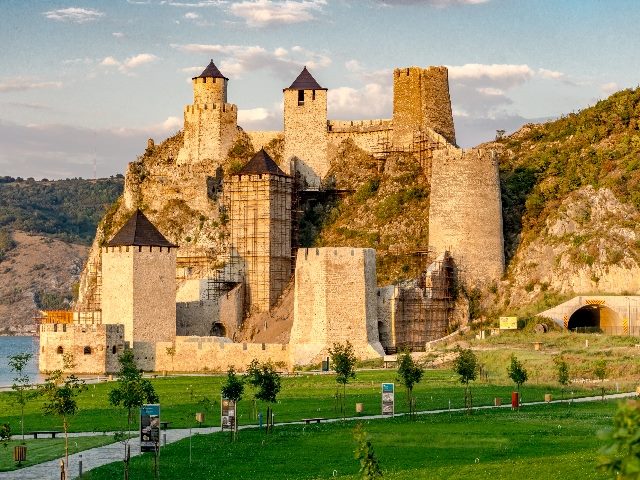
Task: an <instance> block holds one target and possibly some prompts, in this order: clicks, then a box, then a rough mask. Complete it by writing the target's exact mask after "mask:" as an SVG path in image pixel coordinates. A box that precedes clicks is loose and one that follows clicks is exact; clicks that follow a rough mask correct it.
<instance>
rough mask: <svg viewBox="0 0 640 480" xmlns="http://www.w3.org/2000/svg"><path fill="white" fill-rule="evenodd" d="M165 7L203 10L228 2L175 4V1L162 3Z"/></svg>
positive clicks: (212, 0) (203, 1)
mask: <svg viewBox="0 0 640 480" xmlns="http://www.w3.org/2000/svg"><path fill="white" fill-rule="evenodd" d="M160 3H162V4H165V5H171V6H172V7H187V8H203V7H219V6H220V5H224V4H226V3H227V2H226V0H202V1H200V2H174V1H162V2H160Z"/></svg>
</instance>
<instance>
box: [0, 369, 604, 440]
mask: <svg viewBox="0 0 640 480" xmlns="http://www.w3.org/2000/svg"><path fill="white" fill-rule="evenodd" d="M396 375H397V374H396V371H395V370H391V369H389V370H378V371H360V372H358V374H357V378H356V379H355V380H353V381H352V383H350V384H349V385H347V401H346V405H347V415H352V414H354V413H355V403H356V402H361V403H364V407H365V411H364V413H365V414H376V413H380V383H381V382H394V381H396ZM224 378H225V377H223V376H201V377H173V378H172V377H167V378H157V379H154V380H152V382H153V385H154V387H155V388H156V391H157V392H158V394H159V396H160V403H161V417H162V419H163V420H167V421H171V422H172V425H171V427H172V428H188V427H191V426H195V425H196V422H195V418H194V415H195V412H198V411H204V412H205V413H206V416H207V418H206V422H205V425H220V387H221V385H222V383H223V381H224ZM396 383H397V381H396ZM113 385H114V384H113V383H100V384H95V385H89V388H88V390H87V391H85V392H83V393H82V394H81V395H80V397H79V399H78V407H79V411H78V414H77V415H76V416H75V417H73V418H71V419H70V426H69V431H71V432H77V431H89V432H92V431H93V432H105V431H115V430H119V429H122V428H125V427H126V425H125V421H126V413H125V412H124V411H123V410H119V409H114V408H113V407H111V406H109V403H108V400H107V396H108V392H109V391H110V390H111V388H113ZM512 389H513V386H512V385H511V384H503V385H496V384H493V383H483V382H480V381H478V382H475V383H474V384H473V386H472V392H473V397H474V404H475V405H492V404H493V399H494V397H502V399H503V402H507V401H508V400H509V399H510V397H511V391H512ZM396 390H397V393H396V411H397V412H403V411H406V410H407V404H406V395H405V392H404V389H403V388H401V387H400V385H396ZM573 391H574V393H575V395H576V396H578V395H582V396H584V395H592V394H596V391H595V390H594V389H586V388H574V389H573ZM547 392H551V393H553V394H554V398H560V392H559V390H558V388H557V387H550V386H545V385H538V384H533V383H532V384H527V385H525V386H524V387H523V389H522V398H523V401H525V402H527V401H542V400H543V398H544V394H545V393H547ZM335 393H336V382H335V376H334V375H311V374H300V375H299V376H296V377H287V378H283V380H282V390H281V393H280V394H279V396H278V404H276V405H275V406H274V411H275V420H276V422H285V421H291V420H299V419H301V418H307V417H339V416H341V414H340V413H339V412H337V411H336V409H335V403H336V402H335V397H334V395H335ZM414 394H415V395H416V397H417V409H418V410H433V409H441V408H448V406H449V402H451V407H452V408H458V407H462V406H463V389H462V387H461V385H460V383H459V382H458V378H457V376H456V375H455V374H454V373H453V372H451V371H450V370H428V371H426V372H425V376H424V379H423V380H422V382H421V383H419V384H418V385H417V386H416V387H415V389H414ZM251 398H252V394H251V390H250V389H249V388H247V391H246V393H245V398H244V399H243V400H242V401H241V402H240V405H239V408H238V412H239V417H238V419H239V423H240V424H251V423H255V422H256V421H255V420H254V419H253V418H252V410H253V409H252V402H251V400H250V399H251ZM265 408H266V405H258V410H262V411H264V410H265ZM0 412H3V415H2V416H1V417H0V422H8V423H10V425H11V428H12V431H13V432H18V431H19V430H20V417H19V409H18V408H17V407H16V406H15V405H12V404H11V403H10V395H9V394H8V393H5V392H3V393H0ZM44 429H61V421H60V419H58V418H57V417H45V416H43V415H42V401H41V400H40V399H35V400H32V401H31V402H29V404H28V405H27V408H26V409H25V431H26V432H29V431H31V430H44Z"/></svg>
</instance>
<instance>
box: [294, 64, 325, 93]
mask: <svg viewBox="0 0 640 480" xmlns="http://www.w3.org/2000/svg"><path fill="white" fill-rule="evenodd" d="M289 90H326V88H322V87H321V86H320V84H319V83H318V82H316V79H315V78H313V76H312V75H311V74H310V73H309V70H307V67H304V68H303V69H302V71H301V72H300V75H298V78H296V79H295V80H294V81H293V83H292V84H291V86H290V87H289Z"/></svg>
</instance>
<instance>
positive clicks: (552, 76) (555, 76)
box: [538, 68, 566, 80]
mask: <svg viewBox="0 0 640 480" xmlns="http://www.w3.org/2000/svg"><path fill="white" fill-rule="evenodd" d="M538 76H540V77H542V78H546V79H549V80H560V79H563V78H565V76H566V75H565V74H564V73H562V72H557V71H555V70H547V69H546V68H539V69H538Z"/></svg>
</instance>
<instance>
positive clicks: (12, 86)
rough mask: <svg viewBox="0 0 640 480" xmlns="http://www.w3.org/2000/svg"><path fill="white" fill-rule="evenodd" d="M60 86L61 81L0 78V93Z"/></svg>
mask: <svg viewBox="0 0 640 480" xmlns="http://www.w3.org/2000/svg"><path fill="white" fill-rule="evenodd" d="M60 87H62V82H38V81H35V80H33V79H29V78H21V77H17V78H9V79H7V80H4V81H2V80H0V93H2V92H22V91H25V90H38V89H43V88H60Z"/></svg>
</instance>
